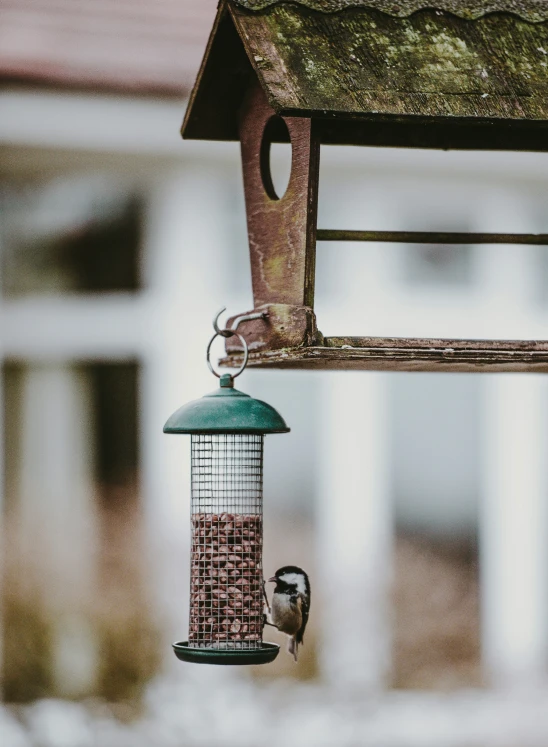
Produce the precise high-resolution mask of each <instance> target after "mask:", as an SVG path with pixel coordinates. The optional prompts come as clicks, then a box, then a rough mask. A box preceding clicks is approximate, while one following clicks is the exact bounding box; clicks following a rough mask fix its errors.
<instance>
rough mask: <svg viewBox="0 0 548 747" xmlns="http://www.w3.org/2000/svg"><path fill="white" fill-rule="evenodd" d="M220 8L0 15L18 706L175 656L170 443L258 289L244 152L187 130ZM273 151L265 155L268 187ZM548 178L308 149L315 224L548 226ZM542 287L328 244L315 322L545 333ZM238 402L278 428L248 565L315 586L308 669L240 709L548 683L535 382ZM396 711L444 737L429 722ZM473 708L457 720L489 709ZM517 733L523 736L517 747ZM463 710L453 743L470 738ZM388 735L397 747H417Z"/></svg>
mask: <svg viewBox="0 0 548 747" xmlns="http://www.w3.org/2000/svg"><path fill="white" fill-rule="evenodd" d="M214 12H215V2H212V1H211V0H207V1H206V0H200V2H198V1H195V2H193V1H192V0H161V1H158V2H155V3H145V2H137V1H135V2H131V3H130V2H126V0H101V2H98V0H95V2H91V1H89V0H71V2H69V1H68V0H57V1H56V2H55V3H51V2H46V0H33V1H32V2H31V0H5V1H4V3H3V4H2V7H1V8H0V74H1V76H2V88H1V90H0V205H1V217H0V251H1V268H2V269H1V283H0V288H1V299H0V301H1V315H2V316H1V326H0V354H1V356H2V363H3V379H2V381H3V385H2V398H3V405H4V406H3V411H2V412H3V415H2V419H3V429H2V432H3V449H2V452H1V453H2V465H3V486H4V491H3V492H4V499H3V519H2V521H3V527H4V532H3V545H4V555H5V558H6V563H5V574H4V583H3V602H2V609H3V617H2V641H3V644H2V672H3V675H2V681H3V688H4V695H5V698H6V700H9V701H17V702H21V701H33V700H35V699H37V698H44V697H65V698H81V697H85V696H89V695H94V696H100V697H102V698H104V699H105V700H107V701H125V702H128V701H131V700H132V699H135V698H136V697H138V696H139V695H141V694H142V692H143V691H144V690H145V688H146V686H147V684H148V683H149V682H150V680H151V678H152V677H153V676H154V675H157V674H158V673H166V672H169V671H170V669H171V668H172V667H173V668H174V667H175V666H177V663H176V662H175V661H174V660H173V662H172V658H173V657H172V654H171V652H170V650H169V648H170V647H169V643H170V641H171V640H175V639H178V638H180V637H181V636H182V635H184V631H185V629H186V604H187V600H186V597H187V594H188V589H187V579H188V525H187V519H188V497H189V495H188V493H189V480H188V475H189V465H188V444H187V443H186V441H185V440H184V439H176V438H165V437H164V436H163V435H162V426H163V423H164V421H165V419H166V417H167V416H168V415H169V414H170V413H171V412H172V411H173V410H174V409H175V408H176V407H178V406H179V405H180V404H182V402H184V401H187V400H189V399H192V398H194V397H198V396H201V395H202V394H203V393H204V392H207V391H209V390H210V389H213V388H214V387H215V386H216V384H215V382H214V381H213V380H212V378H211V376H210V374H209V373H208V372H207V369H206V367H205V361H204V353H205V346H206V344H207V341H208V339H209V337H210V334H211V319H212V316H213V314H214V312H215V311H216V310H217V309H218V308H219V307H220V306H223V305H226V306H227V307H228V309H229V310H230V312H233V311H242V310H246V309H248V308H249V307H250V298H251V293H250V278H249V266H248V261H247V238H246V229H245V213H244V205H243V197H242V187H241V177H240V166H239V153H238V147H237V145H236V144H222V143H219V144H212V143H184V142H182V141H181V140H180V137H179V127H180V123H181V121H182V117H183V113H184V106H185V98H186V96H187V95H188V93H189V89H190V86H191V84H192V81H193V79H194V76H195V72H196V69H197V67H198V65H199V61H200V57H201V54H202V50H203V48H204V45H205V41H206V38H207V34H208V31H209V28H210V25H211V23H212V19H213V16H214ZM288 149H289V146H287V148H285V147H284V146H276V147H274V148H273V151H274V153H273V170H274V178H275V179H276V181H277V182H278V181H279V184H280V185H281V186H280V187H279V188H278V190H277V191H278V192H279V193H281V192H283V181H284V179H285V180H286V181H287V174H288V163H289V159H290V153H289V152H288ZM546 166H547V159H546V156H544V155H537V154H497V153H487V154H481V153H479V154H478V153H474V154H470V153H429V152H420V151H414V152H411V151H384V152H383V151H381V150H373V149H361V150H358V151H356V149H344V148H331V149H329V148H324V150H323V151H322V166H321V188H320V190H321V191H320V208H319V225H320V226H322V227H326V228H355V229H359V228H368V227H370V228H377V229H393V230H403V229H411V230H430V229H435V230H449V231H452V230H457V231H461V230H462V231H478V232H479V231H490V230H494V231H508V232H512V231H514V232H519V231H522V230H523V231H527V232H535V231H539V232H540V231H547V230H548V226H547V225H546V220H547V219H546V211H545V208H544V200H545V198H544V193H545V191H546V190H547V189H548V169H547V168H546ZM547 281H548V254H547V252H546V250H545V249H538V248H536V247H514V246H512V247H509V246H508V247H507V246H494V247H446V246H391V245H381V246H379V245H374V244H371V245H352V244H333V243H331V244H329V245H327V244H323V245H322V244H319V245H318V275H317V306H316V308H317V314H318V320H319V326H320V329H321V330H322V332H324V334H346V335H353V334H355V335H360V334H371V335H377V334H378V335H386V336H389V335H393V336H398V335H417V336H424V337H426V336H432V337H441V338H443V337H459V336H462V337H492V338H497V337H500V338H520V337H522V338H546V330H547V329H548V326H547V322H548V294H547V292H546V285H547ZM219 353H220V348H219ZM242 388H244V389H245V390H246V391H249V392H250V393H252V394H254V395H256V396H260V397H261V398H264V399H267V400H268V401H270V402H272V404H274V405H275V406H276V407H277V408H279V409H280V411H281V412H282V413H284V415H286V418H287V420H288V422H289V423H290V425H291V427H292V433H291V434H290V435H288V436H283V437H282V436H280V437H276V438H272V439H268V441H267V448H266V486H265V488H266V490H265V494H266V502H265V512H266V544H267V547H266V553H267V556H266V563H267V568H274V566H275V565H276V564H282V563H285V562H291V563H300V564H302V565H303V566H305V567H307V568H310V569H311V575H312V580H313V587H314V618H313V622H312V625H311V631H310V640H307V646H306V647H305V648H304V649H303V654H304V656H303V662H302V664H301V666H300V668H299V669H298V670H297V669H296V668H294V667H293V665H292V663H291V662H289V661H288V660H287V659H283V658H282V657H280V661H279V662H278V663H277V668H271V669H266V668H265V670H264V671H259V672H254V673H253V676H254V677H255V678H256V680H257V688H258V689H257V692H259V687H260V686H261V687H262V686H263V685H264V680H268V679H269V678H272V677H280V676H284V677H292V678H293V679H295V678H296V677H299V676H304V677H305V678H308V679H310V680H312V681H313V682H314V683H316V684H314V685H310V687H316V686H318V687H320V685H318V684H317V683H321V687H324V688H325V690H324V691H322V692H328V693H331V695H330V696H329V697H330V698H331V699H332V700H333V702H334V703H335V702H339V701H341V702H342V701H343V700H344V698H347V697H352V698H354V699H359V698H365V697H366V695H367V696H369V697H371V696H375V698H376V699H377V701H376V702H378V703H380V704H381V705H382V703H387V704H388V703H391V702H392V701H390V700H389V698H390V692H389V689H390V687H391V686H395V687H397V688H402V689H414V688H415V689H434V690H443V691H445V690H451V689H455V688H459V687H480V686H482V685H484V686H486V687H488V688H492V690H488V691H486V692H488V693H491V692H495V693H496V692H498V690H499V689H500V688H502V689H504V688H506V689H510V690H511V689H512V687H513V686H514V685H517V684H519V685H522V686H527V687H529V686H532V685H533V684H536V685H539V684H540V685H541V687H542V688H543V687H544V686H545V684H546V663H547V661H546V658H547V657H546V653H547V652H546V648H547V646H546V641H547V634H548V579H547V577H546V575H547V569H548V562H547V561H548V558H547V557H546V548H547V547H548V536H547V535H548V520H547V519H548V517H547V516H546V508H545V506H546V502H547V501H546V498H547V487H546V460H545V458H544V454H545V453H546V449H547V447H548V438H547V421H548V419H547V417H546V413H547V397H546V384H545V382H544V380H543V379H542V378H541V377H538V376H534V375H527V376H525V375H521V376H518V375H485V376H481V375H474V376H472V375H452V374H451V375H449V374H444V375H436V374H377V373H367V374H366V373H350V372H346V373H344V372H343V373H316V374H310V373H305V372H302V373H301V372H289V371H286V372H275V371H269V372H255V371H249V372H247V373H246V374H245V377H244V380H243V383H242ZM177 672H178V673H179V676H180V677H181V678H184V677H189V678H190V677H191V674H188V673H187V672H186V671H185V672H184V673H183V669H182V668H181V667H178V669H177ZM203 676H204V677H205V676H206V675H203ZM207 676H210V677H211V676H212V675H207ZM218 676H219V678H220V679H219V681H220V682H221V683H223V682H225V680H224V679H222V678H221V676H220V675H218ZM224 676H225V675H223V677H224ZM226 676H227V675H226ZM212 682H213V679H212V680H208V683H209V686H211V683H212ZM264 686H265V687H267V685H264ZM292 686H293V687H294V688H295V693H296V694H295V698H300V697H302V693H303V691H302V689H299V688H302V687H303V685H297V684H295V683H293V685H292ZM235 687H243V685H242V684H241V683H240V684H239V685H235ZM288 691H289V688H288ZM245 692H246V693H247V694H246V696H245V697H247V698H249V699H250V702H251V698H252V697H253V696H252V695H251V693H250V692H249V691H245ZM260 692H263V691H260ZM310 692H311V693H312V694H313V693H314V692H316V691H314V690H311V691H310ZM541 692H542V693H544V689H542V690H541ZM219 697H220V696H219ZM256 697H257V698H258V697H259V696H258V695H257V696H256ZM280 697H281V696H280ZM308 697H309V699H310V698H312V695H309V696H308ZM321 697H323V698H327V696H326V695H325V694H324V695H322V696H321ZM321 697H320V696H318V698H319V700H318V703H319V705H318V708H319V709H320V710H321V708H322V706H321V702H322V701H321ZM402 697H403V698H404V699H403V700H402V701H399V702H401V703H402V704H403V705H402V706H401V707H402V708H410V709H411V708H418V709H419V710H420V708H422V707H427V708H428V709H429V710H428V712H429V713H430V716H431V717H432V718H433V719H435V717H436V714H437V713H438V714H439V713H441V712H442V710H443V708H444V707H445V706H444V705H443V704H440V705H439V709H441V710H436V709H437V708H438V704H437V701H434V702H432V701H427V700H423V701H421V700H417V699H416V697H417V694H416V693H414V694H412V693H406V694H405V696H402ZM488 697H491V696H490V695H486V696H482V695H481V694H480V693H479V691H478V694H477V702H476V701H474V703H475V706H474V707H476V708H477V709H481V708H483V709H484V711H482V712H485V713H486V714H487V713H491V711H490V710H489V709H492V712H496V713H499V712H502V710H504V703H503V704H502V705H501V704H500V703H498V702H496V703H495V705H492V701H490V700H486V699H485V698H488ZM405 698H407V699H405ZM482 698H484V699H483V700H482ZM505 698H506V700H505V701H504V702H505V703H508V702H511V703H515V701H513V700H511V695H507V696H505ZM426 704H427V705H426ZM333 707H335V706H333ZM379 707H381V706H379ZM390 707H391V706H390ZM398 707H399V706H398ZM458 707H460V706H458ZM458 707H457V706H455V710H454V713H455V714H457V713H460V711H458ZM387 708H388V705H387ZM451 708H452V706H451ZM263 709H266V710H267V711H268V708H267V706H266V705H264V704H263ZM510 710H511V709H510ZM312 711H313V708H312V706H311V713H312ZM318 712H319V711H318ZM452 712H453V711H452ZM440 718H441V716H440ZM517 718H518V721H517V722H516V723H517V726H516V729H517V731H516V734H517V735H518V736H517V738H516V742H515V743H516V744H529V742H526V741H525V738H524V737H520V736H519V735H523V731H520V728H521V726H520V724H521V722H520V721H519V717H517ZM545 718H546V717H545ZM526 719H527V714H526V713H525V712H524V715H523V720H524V722H525V721H526ZM389 720H390V719H389ZM392 721H394V719H392ZM465 721H466V719H462V718H458V717H455V719H454V723H453V722H451V723H452V728H453V729H454V730H455V733H454V740H453V741H452V742H451V744H455V745H457V744H459V745H460V744H462V745H464V744H471V743H472V741H468V742H466V741H465V740H466V739H467V738H468V737H467V736H466V735H467V734H468V736H469V732H466V729H465V726H466V724H465V723H464V722H465ZM394 723H396V725H397V723H398V719H397V718H396V719H395V721H394ZM405 724H406V721H405V719H402V721H401V729H400V731H398V733H397V735H396V736H394V735H395V734H396V732H395V731H394V730H393V731H391V732H390V733H391V734H392V735H393V739H392V741H391V742H390V744H394V745H396V744H397V745H399V744H401V745H411V744H418V743H420V744H427V743H429V742H427V741H425V739H424V738H423V739H422V742H421V741H418V742H413V741H411V732H408V731H406V726H405ZM378 728H379V729H380V731H379V734H384V732H383V731H382V724H381V726H379V727H378ZM391 728H392V727H391ZM393 728H394V729H396V726H394V727H393ZM421 728H423V729H424V730H425V731H424V734H426V730H427V729H428V724H425V725H424V726H417V731H416V732H413V734H415V735H416V734H418V735H419V737H417V739H419V740H420V735H421V734H423V732H421ZM459 728H462V730H463V731H462V735H461V736H462V738H461V736H459V734H460V732H459ZM543 728H544V729H545V731H544V732H543V734H545V733H546V730H547V729H548V720H547V721H546V723H545V724H544V727H543ZM0 733H1V732H0ZM273 733H274V732H273ZM493 733H494V732H493ZM497 733H498V732H497ZM424 734H423V737H424ZM482 734H484V736H483V737H482V739H483V740H484V741H482V742H481V743H482V744H493V745H495V744H499V743H500V744H503V743H504V742H498V741H496V738H495V737H492V738H491V736H489V735H490V734H491V732H489V730H487V731H486V732H482ZM485 735H487V736H485ZM474 738H475V737H474ZM379 740H380V737H379ZM406 740H407V741H406ZM459 740H460V741H459ZM202 743H205V742H202ZM210 743H212V742H210ZM265 743H266V741H265ZM302 743H303V744H304V743H305V742H302ZM320 743H321V744H323V743H325V742H320V741H318V744H320ZM349 743H352V744H354V743H357V742H349ZM377 743H378V744H381V743H382V744H388V742H386V741H385V742H382V741H378V742H377ZM438 743H439V744H442V743H443V744H446V743H447V742H443V741H441V742H438ZM474 743H478V744H479V743H480V742H474ZM530 743H531V744H533V743H534V744H536V742H533V741H531V742H530ZM105 744H106V743H105ZM166 744H167V742H166ZM310 744H313V742H310ZM345 744H346V742H345ZM504 744H506V743H504Z"/></svg>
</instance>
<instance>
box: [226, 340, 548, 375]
mask: <svg viewBox="0 0 548 747" xmlns="http://www.w3.org/2000/svg"><path fill="white" fill-rule="evenodd" d="M240 362H241V356H239V355H229V356H227V357H226V358H225V359H224V360H223V361H222V365H223V366H232V367H234V366H239V365H240ZM249 365H250V366H252V367H255V366H256V367H259V368H301V369H307V370H342V369H347V370H352V369H353V370H361V371H453V372H461V373H464V372H469V373H480V372H484V373H495V372H497V373H501V372H532V373H548V341H543V340H441V339H424V338H398V337H388V338H382V337H326V338H324V344H323V345H321V346H319V345H314V346H310V347H298V348H285V349H281V350H264V351H253V352H252V353H251V354H250V356H249Z"/></svg>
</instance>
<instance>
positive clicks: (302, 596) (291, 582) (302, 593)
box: [268, 565, 310, 661]
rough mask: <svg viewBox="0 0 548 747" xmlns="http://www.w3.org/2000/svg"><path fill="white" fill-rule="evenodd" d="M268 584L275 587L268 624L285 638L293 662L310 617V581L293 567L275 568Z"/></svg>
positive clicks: (299, 570)
mask: <svg viewBox="0 0 548 747" xmlns="http://www.w3.org/2000/svg"><path fill="white" fill-rule="evenodd" d="M268 580H269V582H270V581H271V582H273V583H275V584H276V586H275V588H274V593H273V594H272V615H271V619H272V624H273V625H274V626H275V627H276V628H278V630H279V631H280V632H282V633H285V634H286V635H287V636H288V641H287V650H288V652H289V653H290V654H291V655H292V656H293V658H294V659H295V661H297V655H298V651H299V645H300V644H301V643H302V642H303V637H304V631H305V629H306V623H307V622H308V615H309V613H310V581H309V580H308V576H307V574H306V573H305V572H304V571H303V569H302V568H299V567H298V566H296V565H285V566H284V567H283V568H279V569H278V570H277V571H276V573H275V574H274V576H272V578H269V579H268Z"/></svg>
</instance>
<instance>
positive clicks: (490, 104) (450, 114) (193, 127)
mask: <svg viewBox="0 0 548 747" xmlns="http://www.w3.org/2000/svg"><path fill="white" fill-rule="evenodd" d="M384 2H385V0H363V1H361V0H299V2H297V3H295V2H291V3H288V2H281V1H280V0H277V1H275V2H272V1H271V0H225V2H224V3H222V4H221V7H220V9H219V13H218V17H217V21H216V25H215V28H214V31H213V32H212V35H211V38H210V42H209V45H208V49H207V51H206V55H205V58H204V62H203V65H202V69H201V72H200V75H199V77H198V80H197V82H196V86H195V89H194V93H193V96H192V98H191V104H190V106H189V109H188V112H187V117H186V120H185V125H184V130H183V132H184V136H185V137H190V138H194V137H198V138H206V139H237V138H238V133H237V111H238V108H239V106H240V103H241V100H242V96H243V94H244V92H245V89H246V85H247V83H246V81H247V82H248V81H249V79H250V76H253V75H255V76H256V77H257V78H258V80H259V82H260V84H261V85H262V87H263V89H264V91H265V93H266V96H267V98H268V101H269V103H270V104H271V106H272V107H273V108H274V109H275V111H276V112H278V113H279V114H282V115H284V116H307V117H313V118H315V119H317V120H318V123H319V124H318V126H319V127H320V128H321V130H322V140H323V141H324V142H356V143H362V144H363V143H365V142H367V143H370V144H375V143H376V142H381V141H382V138H383V134H382V132H375V127H376V128H377V129H378V128H381V129H383V130H384V131H385V132H387V131H388V130H389V129H390V127H392V126H393V125H395V124H396V123H402V122H404V121H405V122H407V123H408V124H413V122H415V124H419V123H422V124H424V123H425V122H433V123H434V122H437V123H443V122H445V123H452V124H455V123H459V124H468V125H470V124H473V125H478V126H479V125H485V126H491V129H490V130H486V131H485V135H484V140H485V143H486V144H487V145H488V143H489V140H490V139H491V140H493V142H494V144H495V145H496V142H497V141H496V138H497V137H498V134H497V132H496V131H495V129H493V127H492V126H493V125H497V124H512V126H513V130H512V133H511V135H509V137H510V138H514V139H517V140H519V141H521V140H523V139H524V137H525V135H524V134H523V133H525V130H526V131H527V135H526V138H529V137H530V138H532V139H531V145H532V147H533V149H536V141H535V138H537V139H538V140H540V139H541V138H544V139H546V134H545V133H544V125H545V124H546V123H548V21H543V22H541V21H539V20H538V19H537V20H536V21H535V22H532V21H530V20H525V19H524V17H523V15H524V14H526V12H528V11H531V12H532V11H533V10H535V9H536V10H539V8H540V5H541V3H540V2H538V1H537V0H492V2H491V3H490V5H497V7H498V6H500V7H505V8H507V9H509V8H510V7H513V8H514V10H515V11H516V12H511V13H510V12H507V11H504V12H502V11H497V12H492V13H488V14H487V15H482V16H481V17H480V18H478V19H477V20H474V21H471V20H465V19H463V18H461V17H458V16H457V15H455V14H454V13H452V12H446V11H443V10H439V9H432V8H423V9H420V10H417V11H415V12H414V13H413V14H412V15H410V16H407V15H405V16H403V17H402V16H400V15H394V13H392V14H388V13H385V12H384V11H382V10H379V9H378V8H379V7H381V6H382V5H383V4H384ZM424 2H425V0H400V2H392V8H393V9H394V6H396V5H397V6H398V7H401V8H402V9H403V8H404V6H405V7H407V8H409V7H414V6H415V5H416V4H417V3H419V4H420V3H423V4H424ZM436 3H437V4H445V5H446V6H447V5H452V6H453V7H455V8H456V5H457V4H460V6H461V8H463V7H464V6H466V7H468V8H469V9H470V8H472V7H473V6H474V0H436ZM265 4H266V6H267V7H263V6H265ZM317 4H320V5H322V7H323V6H326V7H328V6H329V7H331V6H333V7H338V6H340V5H341V4H344V6H345V7H344V8H343V9H342V10H341V9H339V10H338V11H337V12H325V8H324V9H323V10H321V11H319V10H316V9H314V8H315V6H316V5H317ZM406 4H407V5H406ZM430 4H431V3H430ZM477 4H478V3H477V2H476V3H475V5H477ZM373 5H376V6H378V7H375V8H373V7H371V6H373ZM484 5H485V4H484ZM487 5H489V3H487ZM542 5H543V6H546V5H547V4H546V3H544V2H543V3H542ZM520 9H521V11H520V15H518V14H517V11H518V10H520ZM545 12H546V14H547V15H548V8H545ZM539 126H542V129H543V134H542V136H541V135H540V134H538V135H535V131H536V130H538V127H539ZM520 128H521V129H520ZM523 128H525V130H524V129H523ZM340 133H344V134H340ZM480 140H481V138H480ZM391 144H396V143H392V142H391ZM417 144H420V143H417ZM439 144H440V146H441V147H445V145H446V143H445V141H443V138H442V140H441V141H440V143H439ZM474 147H480V146H474ZM481 147H486V146H485V144H484V145H482V146H481Z"/></svg>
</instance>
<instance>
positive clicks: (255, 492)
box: [164, 327, 289, 664]
mask: <svg viewBox="0 0 548 747" xmlns="http://www.w3.org/2000/svg"><path fill="white" fill-rule="evenodd" d="M216 330H217V331H216V334H215V335H214V337H213V338H212V340H211V342H210V343H209V347H208V350H207V360H208V364H209V351H210V349H211V344H212V342H213V340H214V339H215V338H216V337H217V335H218V334H221V335H223V336H225V337H227V336H233V335H234V334H235V331H234V330H218V328H217V327H216ZM241 343H242V345H243V347H244V350H245V355H244V362H243V364H242V366H241V368H240V370H239V371H237V372H236V373H235V374H234V375H230V374H225V375H223V376H220V387H219V388H218V389H217V390H216V391H214V392H212V393H211V394H207V395H206V396H205V397H202V398H201V399H198V400H196V401H194V402H190V403H188V404H186V405H184V406H183V407H181V408H180V409H179V410H177V411H176V412H175V413H174V414H173V415H172V416H171V417H170V418H169V419H168V421H167V423H166V424H165V426H164V433H184V434H190V437H191V525H192V541H191V574H190V619H189V631H188V641H184V642H180V643H175V644H174V645H173V648H174V651H175V654H176V656H177V657H178V658H179V659H181V660H182V661H187V662H194V663H203V664H264V663H267V662H270V661H273V660H274V659H275V658H276V656H277V655H278V651H279V646H277V645H276V644H273V643H265V642H263V626H264V622H265V616H264V599H265V597H264V581H263V563H262V551H263V443H264V437H265V435H267V434H269V433H287V432H288V431H289V428H288V427H287V425H286V423H285V422H284V420H283V418H282V416H281V415H280V414H279V413H278V412H277V411H276V410H275V409H274V408H273V407H271V406H270V405H268V404H267V403H266V402H262V401H261V400H258V399H254V398H253V397H250V396H249V395H247V394H244V393H243V392H240V391H238V390H237V389H235V388H234V378H235V377H236V376H238V375H239V374H240V373H241V372H242V371H243V369H244V368H245V365H246V363H247V357H248V356H247V345H246V343H245V340H244V338H241ZM210 370H211V371H212V372H213V373H214V374H215V375H216V376H219V374H217V373H216V372H215V371H214V370H213V368H212V367H211V365H210Z"/></svg>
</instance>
